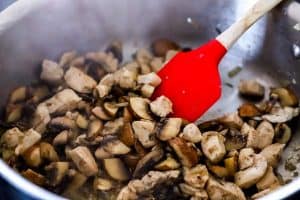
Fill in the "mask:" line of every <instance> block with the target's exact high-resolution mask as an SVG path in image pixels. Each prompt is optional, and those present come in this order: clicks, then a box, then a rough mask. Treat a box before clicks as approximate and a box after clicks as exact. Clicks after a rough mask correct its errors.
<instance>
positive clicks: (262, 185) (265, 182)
mask: <svg viewBox="0 0 300 200" xmlns="http://www.w3.org/2000/svg"><path fill="white" fill-rule="evenodd" d="M279 185H280V184H279V180H278V178H277V177H276V176H275V174H274V172H273V168H272V167H268V169H267V172H266V173H265V175H264V176H263V177H262V178H261V179H260V181H259V182H257V183H256V187H257V189H258V190H264V189H267V188H270V187H274V186H279Z"/></svg>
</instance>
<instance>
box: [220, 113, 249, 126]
mask: <svg viewBox="0 0 300 200" xmlns="http://www.w3.org/2000/svg"><path fill="white" fill-rule="evenodd" d="M218 122H220V123H221V124H224V125H225V126H226V127H229V128H236V129H240V128H241V127H242V125H243V123H244V122H243V120H242V119H241V117H240V116H239V115H238V113H237V112H234V113H231V114H228V115H225V116H223V117H221V118H220V119H219V120H218Z"/></svg>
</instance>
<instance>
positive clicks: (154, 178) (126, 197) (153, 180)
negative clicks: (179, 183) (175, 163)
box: [117, 170, 180, 200]
mask: <svg viewBox="0 0 300 200" xmlns="http://www.w3.org/2000/svg"><path fill="white" fill-rule="evenodd" d="M179 174H180V172H179V171H178V170H172V171H166V172H158V171H150V172H149V173H148V174H146V175H145V176H144V177H143V178H142V179H136V180H132V181H130V182H129V183H128V184H127V186H125V187H124V188H123V189H122V190H121V191H120V193H119V194H118V197H117V200H137V199H139V195H141V194H145V193H147V192H151V190H152V189H153V188H154V187H155V186H158V185H161V184H164V183H167V182H172V181H174V180H176V179H177V178H178V177H179Z"/></svg>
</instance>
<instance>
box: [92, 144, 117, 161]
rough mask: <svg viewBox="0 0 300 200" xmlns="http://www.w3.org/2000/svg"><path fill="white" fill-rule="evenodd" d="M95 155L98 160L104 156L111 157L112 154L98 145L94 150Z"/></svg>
mask: <svg viewBox="0 0 300 200" xmlns="http://www.w3.org/2000/svg"><path fill="white" fill-rule="evenodd" d="M94 154H95V157H96V158H97V159H99V160H102V159H105V158H112V157H114V155H113V154H112V153H110V152H108V151H107V150H106V149H105V148H103V147H98V148H97V149H96V151H95V153H94Z"/></svg>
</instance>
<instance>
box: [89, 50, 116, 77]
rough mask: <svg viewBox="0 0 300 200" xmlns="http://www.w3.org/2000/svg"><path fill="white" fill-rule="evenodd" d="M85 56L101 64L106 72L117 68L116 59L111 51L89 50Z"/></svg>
mask: <svg viewBox="0 0 300 200" xmlns="http://www.w3.org/2000/svg"><path fill="white" fill-rule="evenodd" d="M86 58H87V59H91V60H93V61H95V62H97V63H99V64H101V65H102V66H103V67H104V69H105V70H106V71H107V72H115V71H116V70H117V69H118V59H117V58H115V57H114V55H113V54H112V53H111V52H108V53H105V52H101V51H99V52H89V53H87V54H86Z"/></svg>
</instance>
